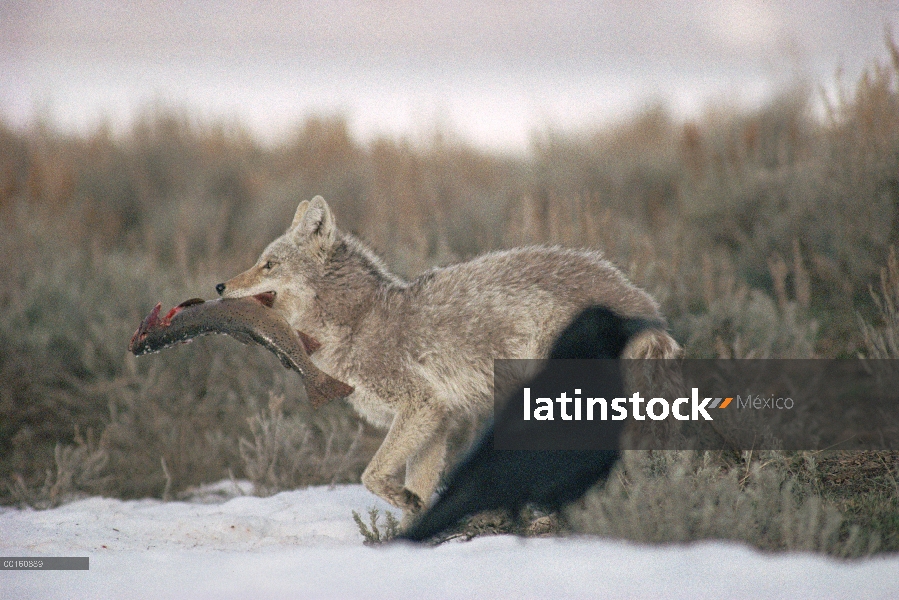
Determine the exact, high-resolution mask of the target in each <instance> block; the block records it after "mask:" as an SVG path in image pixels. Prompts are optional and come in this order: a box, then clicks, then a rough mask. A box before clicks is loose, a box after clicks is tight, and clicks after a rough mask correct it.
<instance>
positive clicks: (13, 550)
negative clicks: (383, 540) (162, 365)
mask: <svg viewBox="0 0 899 600" xmlns="http://www.w3.org/2000/svg"><path fill="white" fill-rule="evenodd" d="M235 491H236V490H235V484H233V483H231V482H223V483H221V484H217V485H216V486H210V487H207V488H205V489H203V490H201V491H200V493H198V494H196V495H195V496H194V497H192V498H191V500H190V501H185V502H161V501H158V500H135V501H121V500H113V499H108V498H88V499H84V500H80V501H76V502H72V503H70V504H67V505H64V506H61V507H59V508H56V509H52V510H46V511H34V510H19V509H12V508H2V509H0V555H2V556H89V557H90V570H89V571H40V572H28V571H2V572H0V597H2V598H17V599H18V598H35V599H38V598H40V599H44V598H72V599H77V598H160V599H166V598H173V599H174V598H190V599H195V598H196V599H202V598H216V599H227V598H250V597H253V598H256V597H258V598H266V599H267V598H392V599H393V598H395V599H403V598H416V599H421V598H427V599H431V598H497V599H502V598H588V597H589V598H595V597H603V598H716V599H719V598H791V599H800V598H815V599H820V598H891V599H892V598H899V556H896V555H888V556H883V557H875V558H871V559H866V560H859V561H837V560H834V559H830V558H826V557H824V556H820V555H813V554H798V553H795V554H763V553H760V552H757V551H754V550H752V549H750V548H747V547H745V546H741V545H737V544H731V543H724V542H706V543H696V544H691V545H667V546H646V545H639V544H634V543H629V542H625V541H620V540H610V539H600V538H587V537H575V538H566V539H559V538H542V539H534V538H531V539H519V538H515V537H512V536H494V537H481V538H477V539H475V540H473V541H470V542H456V541H452V542H448V543H446V544H443V545H441V546H437V547H416V546H412V545H407V544H387V545H383V546H379V547H367V546H363V544H362V538H361V536H360V535H359V532H358V530H357V528H356V525H355V523H354V522H353V520H352V516H351V511H353V510H356V511H358V512H360V513H365V512H366V511H367V509H368V508H369V507H372V506H376V507H378V508H380V509H381V510H382V512H383V511H384V510H387V509H388V507H387V506H386V505H385V504H384V503H383V502H381V501H379V500H378V499H376V498H375V497H374V496H372V495H371V494H370V493H368V492H367V491H365V489H364V488H362V487H361V486H358V485H348V486H336V487H331V488H329V487H313V488H308V489H303V490H298V491H293V492H283V493H280V494H277V495H275V496H272V497H269V498H256V497H251V496H242V495H236V494H235Z"/></svg>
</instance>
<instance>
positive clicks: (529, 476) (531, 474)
mask: <svg viewBox="0 0 899 600" xmlns="http://www.w3.org/2000/svg"><path fill="white" fill-rule="evenodd" d="M654 328H664V324H663V323H660V322H658V321H652V320H646V319H636V318H626V317H621V316H619V315H617V314H615V313H614V312H612V311H610V310H609V309H607V308H603V307H599V306H595V307H591V308H588V309H586V310H585V311H583V312H582V313H581V314H580V315H578V316H577V318H575V319H574V321H573V322H572V323H571V324H570V325H569V326H568V327H567V328H566V329H565V330H564V331H563V332H562V333H561V334H560V335H559V337H558V339H557V340H556V342H555V344H554V345H553V348H552V351H551V352H550V358H551V359H571V358H573V359H617V358H620V357H621V354H622V352H623V351H624V348H625V346H626V345H627V343H628V341H629V340H630V339H631V338H632V337H633V336H634V335H636V334H637V333H639V332H640V331H643V330H644V329H654ZM546 374H547V371H543V372H542V373H540V374H538V375H537V377H535V378H534V379H533V380H531V382H530V383H529V384H526V385H530V386H536V385H538V384H539V380H540V379H541V377H543V376H545V375H546ZM603 385H605V386H607V388H608V389H604V390H603V393H604V394H605V395H606V396H605V397H607V398H614V397H621V396H623V395H624V385H623V383H622V378H621V371H620V368H619V365H618V364H617V363H616V364H615V369H614V373H613V375H612V376H611V377H606V378H605V379H604V384H603ZM520 391H521V388H519V395H520ZM513 405H514V406H513ZM520 410H521V408H520V406H519V405H518V404H517V403H513V402H509V403H508V404H507V406H506V408H505V409H504V411H503V412H502V413H501V415H500V417H499V421H503V417H504V416H505V415H506V414H507V413H509V411H515V412H518V411H520ZM545 423H546V422H545V421H519V422H518V424H517V425H516V426H515V427H517V428H518V430H517V431H515V433H516V434H518V435H521V434H524V435H527V434H528V431H522V430H521V429H522V428H524V429H527V428H533V431H534V433H537V431H536V430H537V429H538V428H541V427H545ZM601 426H602V427H604V428H605V429H606V431H604V434H605V435H607V436H609V435H611V436H613V438H612V439H613V447H616V448H617V446H618V436H619V435H620V432H621V422H615V423H612V422H608V423H603V424H602V425H601ZM495 427H496V425H495V424H491V425H490V427H488V428H487V430H486V431H485V433H484V434H483V435H482V436H481V438H480V440H479V441H478V442H477V443H476V444H475V445H474V447H473V450H472V451H471V452H470V453H469V454H468V455H467V457H466V458H465V459H464V460H463V461H462V462H461V463H460V464H459V465H458V466H457V467H456V468H455V469H454V470H453V471H452V472H451V473H450V475H449V476H448V478H447V483H446V489H445V491H444V492H443V494H442V495H441V496H440V497H439V498H438V499H437V501H436V502H435V503H434V505H433V506H431V507H430V508H429V509H428V510H426V511H425V512H424V513H423V514H422V515H421V517H419V519H418V520H417V521H416V522H414V523H413V524H412V525H411V526H410V527H409V528H408V529H407V530H406V531H405V532H403V533H402V534H401V535H399V536H398V539H404V540H410V541H415V542H422V541H425V540H428V539H430V538H432V537H434V536H435V535H437V534H439V533H441V532H442V531H444V530H446V529H447V528H449V527H452V526H453V525H455V524H456V523H457V522H458V521H460V520H461V519H463V518H464V517H467V516H470V515H474V514H477V513H479V512H483V511H486V510H495V509H507V510H509V511H510V512H511V514H512V515H513V517H515V518H517V515H518V514H519V512H520V510H521V508H522V507H524V506H525V505H526V504H534V505H537V506H540V507H542V508H545V509H549V510H559V509H560V508H562V507H563V506H565V505H566V504H568V503H570V502H573V501H574V500H577V499H578V498H580V497H581V496H582V495H583V494H584V493H585V492H586V491H587V490H588V489H590V487H592V486H593V485H594V484H595V483H597V482H598V481H600V480H602V479H605V478H606V477H607V476H608V475H609V472H611V470H612V467H614V466H615V463H616V461H617V460H618V450H617V449H614V450H613V449H610V450H496V449H494V428H495Z"/></svg>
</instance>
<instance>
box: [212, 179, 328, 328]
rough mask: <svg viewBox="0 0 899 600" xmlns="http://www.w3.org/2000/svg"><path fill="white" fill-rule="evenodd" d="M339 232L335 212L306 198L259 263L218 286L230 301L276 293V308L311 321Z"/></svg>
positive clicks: (294, 318) (292, 318) (293, 318)
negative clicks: (282, 233)
mask: <svg viewBox="0 0 899 600" xmlns="http://www.w3.org/2000/svg"><path fill="white" fill-rule="evenodd" d="M337 240H338V232H337V229H336V227H335V225H334V217H333V216H332V214H331V209H330V208H329V207H328V204H327V203H326V202H325V201H324V199H322V197H321V196H316V197H315V198H313V199H312V201H307V200H304V201H303V202H301V203H300V205H299V207H297V212H296V215H294V217H293V223H291V225H290V227H289V228H288V229H287V231H286V232H285V233H284V235H282V236H281V237H279V238H277V239H276V240H275V241H273V242H272V243H271V244H269V245H268V247H267V248H266V249H265V250H264V251H263V252H262V255H261V256H260V257H259V260H257V261H256V264H255V265H253V266H252V267H250V269H248V270H247V271H244V272H243V273H241V274H240V275H238V276H236V277H234V278H232V279H229V280H228V281H226V282H225V283H220V284H218V285H216V286H215V289H216V291H217V292H218V293H219V294H220V295H221V296H224V297H226V298H239V297H243V296H252V295H256V294H260V293H264V292H275V301H274V306H273V308H275V309H276V310H280V311H281V312H282V313H283V314H285V316H286V317H287V318H288V320H289V321H292V322H297V321H307V322H308V318H309V317H312V315H311V314H309V311H312V310H313V309H314V307H315V303H316V295H317V292H316V290H317V287H318V285H317V284H318V283H320V282H321V280H322V277H323V276H324V275H325V273H326V271H328V270H329V264H328V263H329V262H330V258H331V254H332V250H333V248H334V246H335V244H336V243H337Z"/></svg>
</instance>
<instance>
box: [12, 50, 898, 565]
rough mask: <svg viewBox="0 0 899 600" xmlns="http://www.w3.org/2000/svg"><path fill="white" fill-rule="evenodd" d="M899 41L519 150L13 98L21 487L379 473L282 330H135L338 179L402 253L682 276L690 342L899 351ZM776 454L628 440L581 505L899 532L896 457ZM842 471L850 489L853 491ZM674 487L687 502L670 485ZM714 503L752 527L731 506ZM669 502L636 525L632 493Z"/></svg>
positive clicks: (340, 123) (372, 225) (802, 350)
mask: <svg viewBox="0 0 899 600" xmlns="http://www.w3.org/2000/svg"><path fill="white" fill-rule="evenodd" d="M888 50H889V53H890V60H889V61H886V62H882V63H877V64H872V66H871V68H870V69H869V70H868V72H867V73H866V75H865V76H864V77H863V78H862V79H861V80H860V81H859V82H858V83H857V85H856V86H855V87H854V88H851V89H849V88H843V89H842V93H841V94H840V95H839V97H837V98H836V99H835V100H834V101H833V102H832V106H831V109H830V112H829V116H828V118H827V119H825V120H823V121H822V120H818V119H815V118H813V117H812V115H811V113H810V110H809V105H810V102H809V98H810V92H809V91H808V90H804V89H798V90H796V91H794V92H792V93H790V94H786V95H784V96H783V97H782V98H780V99H778V100H775V101H773V102H771V103H770V104H769V105H768V106H766V107H763V108H762V109H760V110H757V111H754V112H733V111H731V112H727V111H722V112H719V113H716V114H715V113H710V114H708V115H706V116H705V117H703V118H702V119H698V120H696V121H691V122H679V121H677V120H675V119H673V118H672V117H671V116H670V115H669V114H668V113H667V112H666V110H665V109H664V107H661V106H653V107H649V108H647V109H646V110H645V111H644V112H643V113H642V114H641V115H639V116H637V117H636V118H634V119H632V120H630V121H628V122H626V123H623V124H621V125H619V126H616V127H611V128H605V129H601V130H597V131H594V132H589V133H583V134H577V135H575V134H565V133H560V132H554V131H549V132H545V133H543V134H541V135H539V136H535V138H534V143H533V145H532V148H531V153H530V154H529V156H527V157H525V158H517V159H512V158H507V157H499V156H493V155H490V154H487V153H484V152H481V151H479V150H476V149H473V148H470V147H466V146H464V145H461V144H459V143H455V142H451V141H447V140H446V139H445V138H439V137H438V138H435V139H434V140H433V141H432V143H431V144H430V145H427V146H425V147H414V146H412V145H411V144H409V143H407V142H405V141H402V140H394V139H380V140H376V141H374V142H371V143H368V144H361V143H359V142H358V141H357V140H355V139H354V138H353V136H352V135H351V134H350V133H349V130H348V127H347V124H346V122H345V121H344V120H342V119H340V118H310V119H309V120H307V121H306V122H305V123H303V124H302V125H301V126H299V127H298V128H297V129H296V131H295V135H294V137H293V139H292V140H291V141H290V142H289V143H286V144H284V145H283V146H281V147H277V148H264V147H262V146H260V145H258V144H257V143H256V141H255V140H254V139H253V138H252V137H251V136H250V135H249V134H247V133H246V132H245V131H243V130H241V129H240V128H239V127H238V126H233V125H227V126H226V125H221V124H217V123H207V122H199V121H197V120H196V119H195V118H194V117H193V116H192V115H190V114H185V113H183V112H178V111H173V110H169V109H165V108H158V107H156V108H153V109H151V110H148V111H147V112H146V113H145V114H144V115H143V117H142V118H141V119H139V120H138V122H137V123H136V124H135V125H134V127H133V128H132V129H131V131H130V132H129V133H128V134H127V135H124V136H120V137H119V136H113V135H112V134H111V133H110V131H109V128H102V127H101V128H99V129H98V130H97V131H96V132H94V133H92V134H90V135H85V136H67V135H63V134H61V133H59V132H58V131H57V130H56V129H54V127H53V126H52V125H50V124H47V123H40V122H37V123H34V124H33V125H32V127H31V128H29V129H28V130H27V131H14V130H12V129H10V128H9V127H7V126H5V125H3V124H2V123H0V501H2V502H4V503H19V504H29V505H33V506H50V505H53V504H56V503H58V502H61V501H64V500H65V499H67V498H71V497H74V496H76V495H78V494H83V493H88V494H105V495H113V496H118V497H140V496H148V495H150V496H158V497H162V496H177V494H179V493H181V492H182V491H183V490H185V489H188V488H189V487H191V486H194V485H197V484H199V483H203V482H209V481H215V480H219V479H222V478H223V477H227V476H229V473H230V474H233V475H234V476H236V477H247V478H250V479H252V480H253V481H254V483H255V485H256V488H257V493H271V492H273V491H276V490H278V489H283V488H285V487H295V486H300V485H306V484H310V483H328V482H331V481H355V480H357V479H358V476H359V474H360V472H361V469H362V467H363V465H364V464H365V463H366V462H367V460H368V458H369V457H370V456H371V453H372V452H373V450H374V448H375V447H376V446H377V443H378V437H377V434H376V433H374V432H372V431H370V430H368V429H363V430H361V433H360V429H359V422H358V420H357V419H356V417H355V416H354V415H353V414H352V413H351V411H350V409H349V408H348V407H346V406H343V405H341V406H334V407H329V408H328V410H326V411H317V412H316V411H312V410H311V409H310V408H309V407H308V404H307V403H305V399H304V398H303V394H302V392H301V391H300V386H299V383H298V380H297V379H296V378H293V377H292V376H291V374H290V373H287V372H285V371H284V370H283V369H280V368H279V367H277V362H276V360H275V359H274V358H273V357H271V356H270V355H269V354H268V353H266V352H265V351H263V350H260V349H257V348H246V347H242V346H238V345H236V343H234V342H233V341H232V340H227V339H204V340H200V341H197V342H196V343H194V344H192V345H191V346H189V347H187V348H180V349H177V350H172V351H167V352H165V353H162V354H160V355H157V356H151V357H145V358H141V359H135V358H134V357H131V356H130V355H128V353H127V351H126V347H127V342H128V339H129V337H130V335H131V333H132V332H133V330H134V328H135V327H136V326H137V323H138V322H139V319H140V318H141V317H142V316H143V315H144V314H145V313H146V312H147V311H148V310H149V309H150V308H151V307H152V305H153V304H154V303H155V302H157V301H160V300H161V301H162V302H163V303H164V304H174V303H176V302H179V301H181V300H183V299H185V298H187V297H191V296H197V295H205V296H207V297H208V296H211V295H212V293H213V286H214V284H215V283H217V282H218V281H222V280H224V279H226V278H227V277H229V276H231V275H233V274H234V273H236V272H238V271H240V270H242V269H243V268H245V267H246V266H247V265H248V264H250V263H251V261H252V260H254V259H255V258H256V256H257V254H258V252H259V251H260V250H261V248H262V247H263V246H264V245H265V244H266V243H267V242H268V241H270V240H271V239H272V238H273V237H274V236H276V235H278V234H279V233H280V232H281V231H282V230H283V229H284V227H285V226H286V225H287V224H288V223H289V221H290V217H291V215H292V213H293V210H294V209H295V207H296V204H297V202H298V201H299V200H301V199H304V198H309V197H311V196H313V195H315V194H322V195H324V196H325V197H326V198H327V199H328V201H329V202H330V203H331V204H332V206H333V208H334V210H335V213H336V215H337V218H338V221H339V224H340V225H341V226H342V227H344V228H346V229H348V230H351V231H354V232H356V233H358V234H359V235H360V236H361V237H362V238H363V239H365V240H367V241H368V242H369V243H370V244H371V245H372V246H373V247H374V248H375V249H376V250H377V251H378V252H380V253H381V254H383V255H384V257H385V259H386V261H387V262H388V264H390V265H391V266H392V267H393V268H394V269H395V270H397V271H398V272H400V273H402V274H406V275H409V274H414V273H417V272H419V271H420V270H422V269H424V268H427V267H429V266H431V265H435V264H443V263H446V262H448V261H452V260H456V259H462V258H466V257H469V256H472V255H474V254H477V253H480V252H484V251H487V250H491V249H495V248H499V247H506V246H511V245H518V244H525V243H559V244H564V245H568V246H577V247H593V248H600V249H602V250H604V251H605V252H606V253H607V255H608V256H609V257H610V258H611V259H613V260H614V261H615V262H617V263H618V264H619V265H621V266H622V267H623V268H624V269H625V270H626V271H627V272H628V273H629V274H630V275H631V277H632V278H633V279H634V280H635V281H637V282H638V283H639V284H640V285H643V286H644V287H646V288H647V289H649V290H650V291H651V292H652V293H654V294H655V295H656V296H657V297H658V298H659V299H660V300H661V301H662V303H663V306H664V310H665V312H666V314H667V315H669V317H670V322H671V326H672V330H673V333H674V335H675V337H676V338H677V339H679V340H681V341H682V342H684V343H685V345H686V349H687V352H688V356H692V357H716V356H721V357H750V356H752V357H765V356H770V357H812V356H818V357H854V356H857V355H858V354H860V353H861V354H865V355H867V356H871V357H896V355H897V351H896V346H897V342H896V339H899V338H897V335H899V334H897V333H896V328H897V325H896V322H897V317H896V308H895V307H896V306H897V305H899V297H897V290H899V283H897V282H899V270H897V266H896V265H897V262H896V259H895V256H893V255H891V254H890V248H891V247H893V246H895V245H897V244H899V59H897V56H899V52H897V49H896V47H895V45H894V44H892V43H890V44H889V46H888ZM884 266H885V267H886V271H885V272H884V275H883V278H882V279H881V275H880V271H881V269H882V268H884ZM875 287H876V289H877V292H876V293H875V294H873V295H872V294H871V293H870V290H871V289H872V288H875ZM859 320H861V323H862V326H861V327H860V326H859ZM271 394H274V396H272V395H271ZM272 397H276V398H280V397H284V398H286V400H284V401H283V402H281V403H280V405H278V406H276V407H271V406H269V401H270V398H272ZM858 456H860V455H858ZM653 460H658V461H662V463H664V464H663V465H662V467H659V466H657V465H655V463H653ZM778 460H779V462H777V461H775V462H776V463H777V464H776V465H775V464H774V463H771V464H768V465H761V466H760V465H759V463H758V462H757V461H755V460H748V461H745V462H741V463H739V464H729V465H717V466H715V465H711V464H707V463H706V462H704V461H705V459H704V458H702V457H695V456H692V457H686V456H681V455H671V456H666V455H664V454H662V455H659V458H657V459H655V458H654V459H652V460H649V459H645V460H644V459H631V460H630V461H629V462H628V463H627V464H626V466H625V469H624V470H623V471H622V477H623V479H622V480H620V481H618V482H617V483H616V484H615V485H614V486H612V487H611V488H610V489H609V490H608V491H607V492H606V493H605V495H603V496H600V497H597V498H595V499H593V500H591V502H592V503H593V504H590V506H592V507H593V512H592V513H591V514H594V516H593V517H591V518H585V519H584V520H583V521H582V522H581V524H582V526H583V527H584V530H586V531H596V532H604V533H607V534H611V535H626V536H632V537H634V538H635V539H654V540H661V539H678V540H679V539H694V538H695V537H703V536H718V535H721V536H730V537H734V536H736V537H739V538H740V539H744V538H745V539H747V540H748V541H751V542H752V543H755V544H757V545H759V546H760V547H766V548H817V549H823V550H827V551H830V552H835V553H837V554H846V555H854V554H858V553H862V552H865V551H867V548H868V546H867V545H866V544H867V543H868V542H867V541H864V540H868V539H873V538H869V537H865V536H867V535H868V534H866V533H864V532H860V533H859V534H858V535H856V536H855V537H853V534H852V530H851V526H852V525H854V524H858V525H860V526H862V527H863V528H866V527H867V528H873V529H874V530H876V531H877V532H879V534H880V538H881V541H882V548H888V549H896V548H899V541H897V539H896V537H897V536H896V534H895V531H896V529H897V525H896V521H897V518H896V514H897V512H899V511H897V509H896V498H897V492H896V491H895V490H894V489H893V488H891V487H890V485H889V481H891V480H890V478H891V477H892V478H895V477H896V472H895V468H894V467H887V466H884V467H882V473H881V475H880V476H879V477H880V478H879V479H877V481H879V482H881V483H882V485H881V484H880V483H878V484H877V485H876V486H873V487H872V486H870V485H867V484H864V483H863V482H864V479H865V478H866V477H867V476H866V475H861V474H859V475H858V477H859V478H860V479H859V480H858V481H856V480H855V479H853V477H852V474H853V473H855V472H856V471H858V472H859V473H861V471H864V469H861V470H859V469H855V468H850V467H851V466H852V465H854V464H855V463H853V462H852V461H853V460H862V461H863V462H864V464H868V462H869V461H868V459H865V458H862V459H858V458H853V459H835V460H837V462H836V463H831V462H827V461H830V460H831V458H829V457H821V461H819V465H824V464H826V465H828V466H827V469H824V468H823V467H821V468H820V469H819V470H818V471H812V470H809V469H807V468H805V467H803V469H800V470H799V471H796V472H794V471H795V469H794V467H791V466H789V465H792V464H793V462H795V460H798V459H796V458H795V457H790V456H784V457H781V458H780V459H778ZM871 460H873V459H871ZM841 461H843V462H841ZM865 461H868V462H865ZM800 462H802V461H800ZM886 462H887V463H889V461H886ZM803 464H805V463H803ZM778 465H779V466H778ZM785 465H786V466H785ZM841 465H842V466H841ZM891 469H892V470H891ZM865 472H867V471H865ZM833 473H841V475H840V477H844V476H847V475H846V474H848V476H849V477H850V479H851V480H852V481H853V482H854V483H855V484H854V485H850V486H845V485H844V486H843V488H845V489H850V490H852V491H851V492H848V493H846V494H843V493H837V492H835V491H834V489H833V488H834V485H835V484H834V483H833V482H834V481H837V480H836V479H834V476H833ZM797 478H798V479H797ZM839 481H843V479H840V480H839ZM859 481H862V483H859ZM616 486H617V487H616ZM666 486H667V489H671V490H672V493H671V494H670V496H671V498H673V499H677V502H682V503H683V507H681V508H677V507H676V506H674V504H653V503H657V502H661V501H662V498H660V497H659V494H660V493H661V490H664V489H666ZM622 494H623V496H622ZM622 498H624V499H625V500H626V501H622ZM628 499H629V500H628ZM671 502H674V500H671ZM715 502H718V503H719V504H721V505H722V506H725V507H727V508H726V510H727V511H729V512H728V513H727V514H728V515H730V516H729V517H728V518H729V519H732V523H731V524H732V525H733V527H730V526H729V525H728V521H727V519H725V518H724V517H721V516H720V515H719V516H715V515H714V514H710V513H709V511H710V508H709V507H710V506H714V505H715V504H714V503H715ZM834 506H836V507H837V508H839V509H840V510H841V511H843V512H844V515H843V517H841V519H843V520H841V521H839V523H838V522H837V520H836V519H837V517H834V516H833V512H832V510H831V509H832V507H834ZM663 507H667V508H664V509H663ZM650 509H651V511H650V513H649V514H653V515H654V518H653V519H646V518H644V519H642V523H637V522H635V523H637V524H639V527H637V524H634V525H629V526H627V527H631V528H632V529H630V530H628V531H624V530H617V529H615V527H617V525H615V522H617V521H616V520H615V519H617V518H619V517H621V518H622V519H624V517H625V516H626V515H624V514H623V513H622V511H624V512H625V513H627V511H631V512H629V513H627V514H630V515H632V516H634V515H637V514H639V513H640V512H641V511H644V510H650ZM669 509H670V510H672V511H680V512H676V513H675V514H677V515H678V517H677V518H678V519H680V520H681V521H682V522H683V523H682V524H681V525H677V523H676V522H675V521H677V519H675V518H674V517H665V516H664V515H665V512H666V510H669ZM616 511H618V512H616ZM684 511H687V512H684ZM746 511H748V512H746ZM769 512H770V513H771V514H770V515H769V516H765V515H767V514H768V513H769ZM744 514H750V515H753V516H752V519H753V520H752V521H751V522H750V524H748V525H745V526H743V527H742V528H740V527H738V526H737V522H736V520H738V518H739V517H740V515H744ZM603 515H605V516H603ZM613 517H614V518H613ZM629 518H630V517H629ZM633 518H636V517H633ZM591 519H593V520H592V521H591ZM603 519H605V520H603ZM766 519H767V520H766ZM778 519H779V520H778ZM649 521H652V522H649ZM835 523H837V524H836V525H835ZM621 526H622V527H624V525H621ZM847 528H848V529H847ZM731 530H732V531H731ZM859 536H861V537H859Z"/></svg>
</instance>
